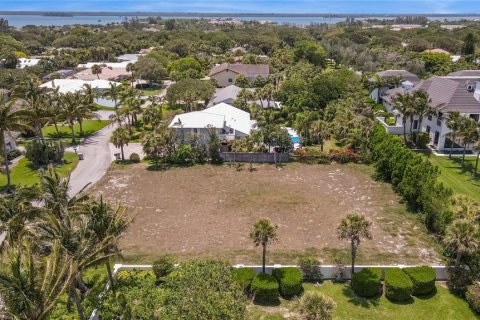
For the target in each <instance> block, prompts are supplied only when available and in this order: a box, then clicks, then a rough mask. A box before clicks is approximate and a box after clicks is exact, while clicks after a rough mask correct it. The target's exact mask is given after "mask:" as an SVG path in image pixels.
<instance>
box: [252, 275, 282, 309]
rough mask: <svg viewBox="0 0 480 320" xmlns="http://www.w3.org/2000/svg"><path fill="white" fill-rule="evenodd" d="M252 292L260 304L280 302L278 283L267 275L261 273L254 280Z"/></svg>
mask: <svg viewBox="0 0 480 320" xmlns="http://www.w3.org/2000/svg"><path fill="white" fill-rule="evenodd" d="M252 292H253V294H254V295H255V300H256V301H258V302H263V303H269V302H275V301H277V300H278V294H279V291H278V282H277V280H275V278H274V277H273V276H271V275H269V274H266V273H259V274H257V275H256V276H255V278H253V281H252Z"/></svg>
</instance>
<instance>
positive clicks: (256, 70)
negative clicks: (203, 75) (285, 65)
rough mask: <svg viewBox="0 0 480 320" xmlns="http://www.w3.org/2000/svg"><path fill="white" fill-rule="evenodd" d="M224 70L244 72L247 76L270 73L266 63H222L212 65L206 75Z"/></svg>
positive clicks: (264, 75)
mask: <svg viewBox="0 0 480 320" xmlns="http://www.w3.org/2000/svg"><path fill="white" fill-rule="evenodd" d="M225 70H230V71H233V72H235V73H238V74H244V75H247V76H262V77H266V76H268V75H269V74H270V68H269V66H268V64H243V63H233V64H230V63H222V64H219V65H216V66H215V67H213V68H212V70H210V73H209V74H208V75H209V76H213V75H215V74H217V73H219V72H222V71H225Z"/></svg>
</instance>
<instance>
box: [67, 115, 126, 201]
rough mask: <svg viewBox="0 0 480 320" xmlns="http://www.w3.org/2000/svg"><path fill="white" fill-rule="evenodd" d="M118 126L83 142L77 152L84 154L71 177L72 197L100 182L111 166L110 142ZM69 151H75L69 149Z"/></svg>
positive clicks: (110, 127) (111, 126) (108, 127)
mask: <svg viewBox="0 0 480 320" xmlns="http://www.w3.org/2000/svg"><path fill="white" fill-rule="evenodd" d="M115 128H116V125H115V124H110V125H108V126H106V127H105V128H103V129H102V130H100V131H98V132H97V133H95V134H93V135H91V136H90V137H88V138H86V139H84V140H83V142H82V143H81V145H80V146H79V147H78V148H77V152H81V153H83V159H84V160H80V161H79V163H78V165H77V167H76V168H75V170H73V172H72V174H71V176H70V191H69V194H70V196H74V195H76V194H77V193H78V192H80V191H81V190H82V189H84V188H88V187H90V186H91V185H93V184H95V183H96V182H98V181H99V180H100V179H101V178H102V177H103V175H104V174H105V172H107V169H108V167H109V166H110V163H111V162H112V160H111V155H110V146H109V141H110V137H111V135H112V132H113V130H115ZM68 151H74V150H73V149H72V148H68Z"/></svg>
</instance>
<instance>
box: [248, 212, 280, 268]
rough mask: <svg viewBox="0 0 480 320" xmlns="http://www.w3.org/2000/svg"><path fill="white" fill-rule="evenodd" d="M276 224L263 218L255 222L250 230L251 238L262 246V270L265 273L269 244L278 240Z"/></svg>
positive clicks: (256, 244)
mask: <svg viewBox="0 0 480 320" xmlns="http://www.w3.org/2000/svg"><path fill="white" fill-rule="evenodd" d="M277 228H278V226H277V225H276V224H273V223H271V222H270V220H269V219H267V218H263V219H260V220H258V221H257V222H255V224H254V225H253V229H252V231H251V232H250V239H252V241H253V243H254V244H255V246H256V247H258V246H262V272H263V273H265V260H266V257H267V245H269V244H273V243H275V242H276V241H277V240H278V237H277Z"/></svg>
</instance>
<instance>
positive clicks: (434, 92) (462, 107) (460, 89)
mask: <svg viewBox="0 0 480 320" xmlns="http://www.w3.org/2000/svg"><path fill="white" fill-rule="evenodd" d="M463 72H464V73H462V71H460V72H457V73H455V74H460V75H448V76H444V77H439V76H433V77H431V78H429V79H427V80H424V81H422V82H420V83H418V84H417V85H415V86H414V87H413V88H406V87H403V86H402V87H399V88H394V89H390V90H387V91H386V92H385V93H384V94H383V95H382V97H381V98H382V101H383V104H384V106H385V108H386V109H387V111H388V112H391V113H393V114H394V117H393V118H394V120H395V123H389V124H387V123H386V121H385V119H384V118H382V117H378V118H377V119H378V120H379V121H380V123H381V124H382V125H384V126H385V128H386V130H387V132H389V133H392V134H403V121H402V119H403V115H402V114H400V113H399V112H398V111H397V110H396V109H395V105H394V100H393V98H394V97H395V96H396V95H397V94H398V93H407V92H414V91H416V90H423V91H426V92H427V93H428V95H429V97H430V99H431V100H432V106H433V107H434V108H436V113H437V114H436V115H432V116H428V117H425V118H424V119H423V121H422V125H421V128H420V127H419V118H418V116H414V117H413V122H412V131H420V132H426V133H428V134H429V137H430V142H431V147H432V148H434V149H437V150H448V149H450V140H449V138H448V134H449V133H450V129H448V127H447V123H446V120H445V119H446V118H447V117H448V113H449V112H452V111H458V112H460V114H462V115H464V116H468V117H470V118H472V119H475V120H476V121H477V122H478V121H479V120H480V74H479V76H478V77H475V76H474V77H472V76H468V75H467V76H463V75H462V74H474V72H472V71H468V70H466V71H463ZM405 129H406V131H407V132H409V131H410V118H408V119H407V124H406V127H405Z"/></svg>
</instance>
